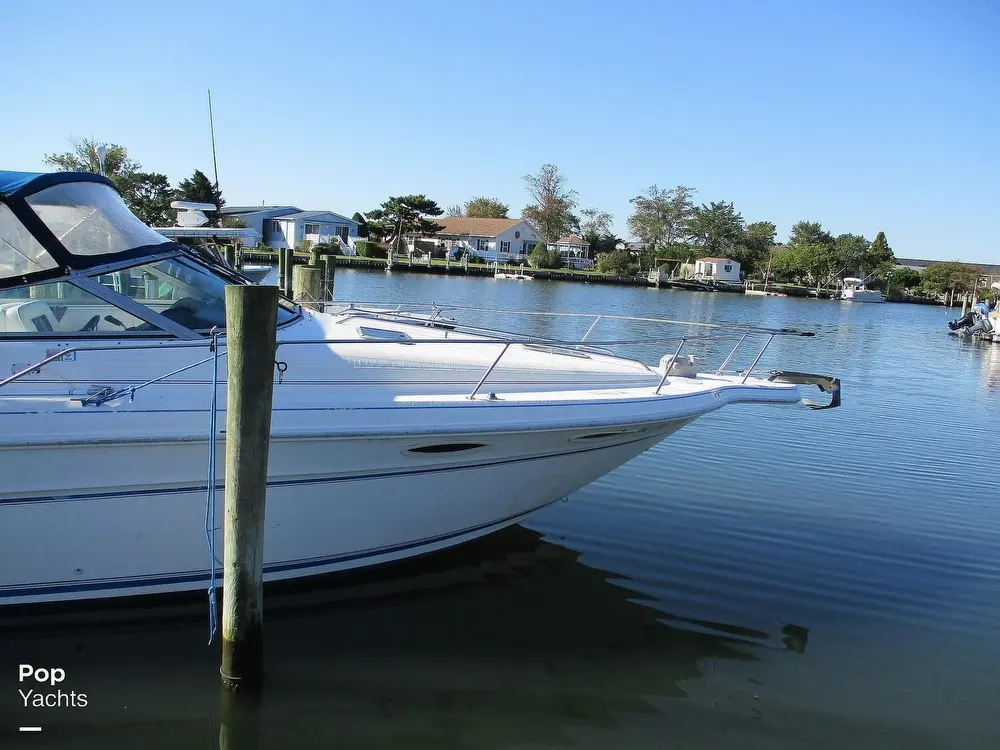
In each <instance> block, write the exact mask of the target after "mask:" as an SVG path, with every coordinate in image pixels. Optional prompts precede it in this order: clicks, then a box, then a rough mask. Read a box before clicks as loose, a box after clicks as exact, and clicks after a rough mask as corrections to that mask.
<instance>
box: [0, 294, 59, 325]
mask: <svg viewBox="0 0 1000 750" xmlns="http://www.w3.org/2000/svg"><path fill="white" fill-rule="evenodd" d="M58 330H59V321H58V320H57V319H56V316H55V315H54V314H53V313H52V308H50V307H49V306H48V305H47V304H46V303H44V302H42V301H41V300H29V301H27V302H13V303H7V304H4V305H0V331H2V332H4V333H51V332H53V331H58Z"/></svg>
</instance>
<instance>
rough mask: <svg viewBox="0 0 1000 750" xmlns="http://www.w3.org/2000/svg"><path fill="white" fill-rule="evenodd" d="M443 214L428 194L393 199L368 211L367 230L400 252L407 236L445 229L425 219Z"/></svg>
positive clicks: (401, 196)
mask: <svg viewBox="0 0 1000 750" xmlns="http://www.w3.org/2000/svg"><path fill="white" fill-rule="evenodd" d="M442 213H444V212H443V211H442V210H441V208H440V207H439V206H438V204H437V203H436V202H435V201H432V200H430V199H429V198H428V197H427V196H426V195H400V196H390V197H389V200H387V201H385V202H384V203H383V204H382V205H381V206H379V207H378V208H376V209H375V210H374V211H369V212H368V230H369V232H370V234H371V235H372V236H374V237H377V238H379V239H380V240H381V241H383V242H388V243H389V244H390V246H391V247H394V248H396V250H397V252H398V251H399V250H401V248H402V240H403V237H404V236H405V235H407V234H419V235H428V234H434V233H436V232H440V231H441V230H442V229H444V226H442V225H441V224H438V223H436V222H435V221H433V220H431V219H428V218H426V217H428V216H440V215H441V214H442Z"/></svg>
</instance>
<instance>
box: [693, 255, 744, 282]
mask: <svg viewBox="0 0 1000 750" xmlns="http://www.w3.org/2000/svg"><path fill="white" fill-rule="evenodd" d="M694 278H696V279H701V280H703V281H726V282H729V283H735V284H738V283H739V282H740V264H739V263H738V262H737V261H735V260H732V259H730V258H699V259H698V260H696V261H695V262H694Z"/></svg>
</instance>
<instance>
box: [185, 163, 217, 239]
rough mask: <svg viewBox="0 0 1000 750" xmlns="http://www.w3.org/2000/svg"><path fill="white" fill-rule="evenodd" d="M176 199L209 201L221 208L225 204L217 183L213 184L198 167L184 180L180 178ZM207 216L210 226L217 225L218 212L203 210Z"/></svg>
mask: <svg viewBox="0 0 1000 750" xmlns="http://www.w3.org/2000/svg"><path fill="white" fill-rule="evenodd" d="M176 195H177V198H176V199H177V200H179V201H191V202H193V203H211V204H212V205H214V206H216V207H217V208H219V209H221V208H222V207H223V206H225V205H226V201H225V199H223V197H222V191H221V190H219V186H218V185H217V184H213V183H212V181H211V180H209V179H208V176H207V175H206V174H205V173H204V172H202V171H201V170H200V169H196V170H194V174H193V175H191V176H190V177H189V178H188V179H186V180H181V181H180V183H179V184H178V185H177V193H176ZM205 216H207V217H208V224H209V226H212V227H217V226H219V212H218V211H205Z"/></svg>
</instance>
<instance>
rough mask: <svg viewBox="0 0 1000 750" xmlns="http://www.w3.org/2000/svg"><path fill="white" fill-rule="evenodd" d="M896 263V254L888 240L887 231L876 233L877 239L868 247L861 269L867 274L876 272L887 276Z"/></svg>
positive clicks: (879, 275)
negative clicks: (886, 237)
mask: <svg viewBox="0 0 1000 750" xmlns="http://www.w3.org/2000/svg"><path fill="white" fill-rule="evenodd" d="M895 265H896V255H895V254H894V253H893V252H892V248H891V247H889V243H888V242H886V239H885V232H879V233H878V234H876V235H875V241H874V242H872V244H871V246H870V247H869V248H868V252H867V253H865V255H864V261H863V263H862V266H861V269H860V270H861V271H863V272H864V273H865V274H866V275H867V274H875V275H876V276H878V277H885V276H887V275H888V274H889V273H891V271H892V268H893V267H894V266H895Z"/></svg>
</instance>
